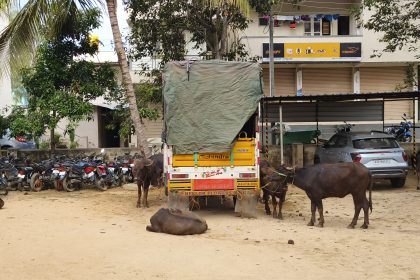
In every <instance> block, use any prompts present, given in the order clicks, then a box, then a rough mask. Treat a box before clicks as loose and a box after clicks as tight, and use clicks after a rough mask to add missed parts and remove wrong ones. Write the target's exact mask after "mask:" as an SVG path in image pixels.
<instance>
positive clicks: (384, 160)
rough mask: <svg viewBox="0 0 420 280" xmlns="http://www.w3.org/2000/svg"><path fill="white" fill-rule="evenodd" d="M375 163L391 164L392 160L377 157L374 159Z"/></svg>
mask: <svg viewBox="0 0 420 280" xmlns="http://www.w3.org/2000/svg"><path fill="white" fill-rule="evenodd" d="M373 163H374V164H390V163H391V160H389V159H375V160H374V161H373Z"/></svg>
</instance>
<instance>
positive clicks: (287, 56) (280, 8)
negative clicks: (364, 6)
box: [240, 0, 420, 122]
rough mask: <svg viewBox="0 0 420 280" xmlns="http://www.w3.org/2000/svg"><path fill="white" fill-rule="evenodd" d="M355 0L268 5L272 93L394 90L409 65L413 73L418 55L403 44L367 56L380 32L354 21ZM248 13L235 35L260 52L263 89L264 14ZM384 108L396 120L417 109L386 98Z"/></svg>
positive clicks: (266, 78)
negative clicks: (248, 21)
mask: <svg viewBox="0 0 420 280" xmlns="http://www.w3.org/2000/svg"><path fill="white" fill-rule="evenodd" d="M360 2H361V1H360V0H345V1H343V0H341V1H340V0H337V1H329V0H316V1H310V0H305V1H301V2H300V3H299V5H298V6H296V5H292V4H287V3H283V4H278V5H277V6H275V7H274V8H273V14H274V19H275V20H274V60H275V80H274V81H275V92H274V96H281V95H319V94H333V93H334V94H336V93H366V92H388V91H396V90H400V89H401V88H404V86H405V85H404V80H405V79H406V77H407V69H408V68H409V67H412V68H413V70H414V73H415V75H417V73H418V69H419V64H420V60H418V59H416V58H415V54H414V53H410V52H408V50H401V51H397V52H395V53H384V54H383V55H382V56H380V57H372V55H373V54H374V50H382V49H383V47H384V44H382V43H380V42H379V39H380V34H378V33H374V32H373V31H370V30H366V29H363V28H362V27H360V22H357V20H356V17H355V16H354V15H353V13H352V10H353V9H354V7H355V6H357V5H359V4H360ZM370 16H371V12H370V11H363V15H362V17H363V19H364V20H367V19H368V18H369V17H370ZM251 17H252V19H253V22H252V23H251V24H250V25H249V28H248V29H247V30H245V31H244V34H243V35H242V36H241V37H240V40H241V42H242V43H244V44H245V45H246V46H247V47H248V49H249V51H250V53H251V55H254V56H255V55H256V56H260V57H262V59H261V63H262V67H263V77H264V86H265V94H266V95H268V94H269V64H268V62H269V44H268V43H269V30H268V17H267V16H264V15H258V14H257V13H255V12H253V13H251ZM405 90H417V88H415V86H411V87H409V88H405ZM417 108H418V106H417ZM384 111H385V120H386V121H387V122H395V121H399V120H400V119H401V115H402V114H403V113H406V114H407V115H408V116H409V117H410V118H412V117H414V115H415V114H416V115H417V112H413V105H412V102H410V101H393V102H386V103H385V110H384ZM416 111H417V110H416ZM417 119H418V118H417Z"/></svg>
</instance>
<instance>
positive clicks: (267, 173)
mask: <svg viewBox="0 0 420 280" xmlns="http://www.w3.org/2000/svg"><path fill="white" fill-rule="evenodd" d="M260 186H261V189H262V191H263V200H264V205H265V213H266V214H267V215H270V214H271V210H270V206H269V205H268V201H269V199H270V196H271V202H272V204H273V218H279V219H283V214H282V212H281V209H282V207H283V202H284V201H285V200H286V192H287V176H283V174H281V173H279V172H277V170H276V169H275V168H273V167H271V166H270V163H269V162H268V161H267V160H262V161H261V162H260ZM276 197H277V198H278V199H279V203H278V205H279V211H278V212H277V199H276Z"/></svg>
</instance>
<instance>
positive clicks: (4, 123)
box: [0, 115, 9, 137]
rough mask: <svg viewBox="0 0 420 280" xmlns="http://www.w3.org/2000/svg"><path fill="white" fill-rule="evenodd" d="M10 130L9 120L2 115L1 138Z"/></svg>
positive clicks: (0, 116) (0, 117) (0, 122)
mask: <svg viewBox="0 0 420 280" xmlns="http://www.w3.org/2000/svg"><path fill="white" fill-rule="evenodd" d="M8 128H9V119H8V118H6V117H4V116H3V115H0V137H1V136H3V135H4V134H5V133H6V130H7V129H8Z"/></svg>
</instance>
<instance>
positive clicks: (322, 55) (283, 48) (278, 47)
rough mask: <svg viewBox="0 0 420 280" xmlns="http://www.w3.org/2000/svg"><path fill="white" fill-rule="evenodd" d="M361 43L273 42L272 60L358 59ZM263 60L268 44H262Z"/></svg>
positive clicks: (360, 52) (266, 56) (267, 58)
mask: <svg viewBox="0 0 420 280" xmlns="http://www.w3.org/2000/svg"><path fill="white" fill-rule="evenodd" d="M361 49H362V44H361V43H338V42H328V43H275V44H274V61H275V62H285V61H291V62H293V61H297V62H317V61H319V62H322V61H360V60H361V58H362V50H361ZM263 62H269V51H268V44H267V43H264V44H263Z"/></svg>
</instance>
